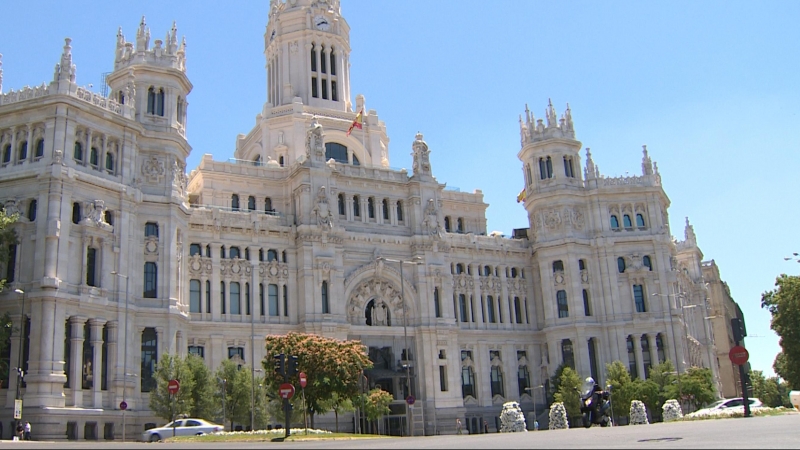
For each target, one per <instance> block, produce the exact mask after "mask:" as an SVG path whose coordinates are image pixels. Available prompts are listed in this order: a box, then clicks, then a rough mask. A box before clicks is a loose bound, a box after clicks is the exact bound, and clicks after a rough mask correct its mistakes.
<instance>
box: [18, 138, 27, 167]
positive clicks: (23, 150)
mask: <svg viewBox="0 0 800 450" xmlns="http://www.w3.org/2000/svg"><path fill="white" fill-rule="evenodd" d="M18 156H19V158H18V160H19V161H20V162H21V161H25V160H26V159H27V158H28V141H22V142H21V143H20V144H19V153H18Z"/></svg>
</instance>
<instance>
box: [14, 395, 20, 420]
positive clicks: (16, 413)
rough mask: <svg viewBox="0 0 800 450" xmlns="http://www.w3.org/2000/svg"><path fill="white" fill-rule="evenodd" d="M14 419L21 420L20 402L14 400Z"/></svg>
mask: <svg viewBox="0 0 800 450" xmlns="http://www.w3.org/2000/svg"><path fill="white" fill-rule="evenodd" d="M14 418H15V419H17V420H19V419H22V400H19V399H16V400H14Z"/></svg>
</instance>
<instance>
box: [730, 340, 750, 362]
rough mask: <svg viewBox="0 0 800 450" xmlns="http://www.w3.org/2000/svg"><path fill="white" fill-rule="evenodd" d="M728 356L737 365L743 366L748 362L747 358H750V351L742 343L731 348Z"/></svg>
mask: <svg viewBox="0 0 800 450" xmlns="http://www.w3.org/2000/svg"><path fill="white" fill-rule="evenodd" d="M728 358H730V360H731V362H732V363H734V364H736V365H737V366H743V365H745V364H747V360H749V359H750V353H749V352H748V351H747V349H746V348H744V347H742V346H741V345H737V346H734V347H733V348H731V351H730V352H728Z"/></svg>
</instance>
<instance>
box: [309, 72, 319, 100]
mask: <svg viewBox="0 0 800 450" xmlns="http://www.w3.org/2000/svg"><path fill="white" fill-rule="evenodd" d="M311 96H312V97H314V98H317V97H319V94H318V93H317V77H311Z"/></svg>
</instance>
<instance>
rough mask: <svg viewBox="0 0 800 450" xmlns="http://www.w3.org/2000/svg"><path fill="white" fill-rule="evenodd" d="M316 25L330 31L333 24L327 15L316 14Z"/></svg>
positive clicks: (319, 28) (320, 28)
mask: <svg viewBox="0 0 800 450" xmlns="http://www.w3.org/2000/svg"><path fill="white" fill-rule="evenodd" d="M314 26H315V27H317V29H318V30H322V31H328V30H329V29H330V27H331V24H330V22H328V19H327V18H326V17H325V16H316V17H314Z"/></svg>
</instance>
